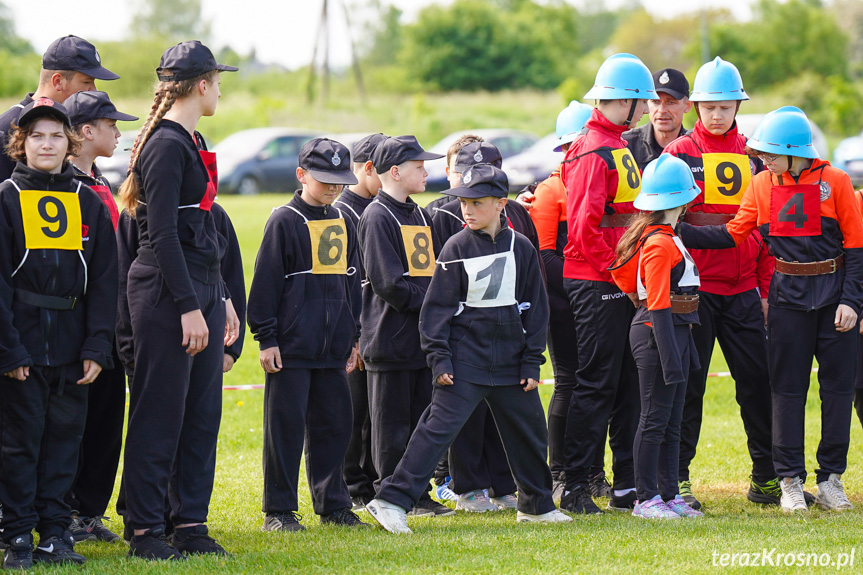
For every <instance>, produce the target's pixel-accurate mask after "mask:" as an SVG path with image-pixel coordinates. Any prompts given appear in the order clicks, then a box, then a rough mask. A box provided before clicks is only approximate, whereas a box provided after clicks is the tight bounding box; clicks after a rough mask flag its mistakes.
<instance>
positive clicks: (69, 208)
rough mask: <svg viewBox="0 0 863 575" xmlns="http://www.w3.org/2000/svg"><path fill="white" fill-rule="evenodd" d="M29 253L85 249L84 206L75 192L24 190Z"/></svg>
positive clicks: (23, 211)
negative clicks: (82, 216)
mask: <svg viewBox="0 0 863 575" xmlns="http://www.w3.org/2000/svg"><path fill="white" fill-rule="evenodd" d="M20 198H21V219H22V222H23V224H24V240H25V247H26V248H27V249H28V250H38V249H49V250H50V249H53V250H82V249H84V245H83V240H82V235H81V231H82V227H81V223H82V222H81V204H80V203H79V201H78V194H76V193H75V192H49V191H40V190H21V194H20Z"/></svg>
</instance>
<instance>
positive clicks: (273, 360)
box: [261, 347, 282, 373]
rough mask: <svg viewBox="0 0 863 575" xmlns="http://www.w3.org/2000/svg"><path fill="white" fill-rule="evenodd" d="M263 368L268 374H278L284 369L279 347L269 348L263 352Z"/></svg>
mask: <svg viewBox="0 0 863 575" xmlns="http://www.w3.org/2000/svg"><path fill="white" fill-rule="evenodd" d="M261 367H263V368H264V371H266V372H267V373H278V372H279V371H281V369H282V354H281V353H279V348H278V347H268V348H267V349H262V350H261Z"/></svg>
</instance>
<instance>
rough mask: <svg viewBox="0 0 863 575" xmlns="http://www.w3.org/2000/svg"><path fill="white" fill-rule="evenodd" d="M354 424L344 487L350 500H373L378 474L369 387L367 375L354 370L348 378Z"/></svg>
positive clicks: (347, 455)
mask: <svg viewBox="0 0 863 575" xmlns="http://www.w3.org/2000/svg"><path fill="white" fill-rule="evenodd" d="M348 387H350V391H351V405H352V406H353V415H354V419H353V421H354V424H353V427H352V428H351V441H350V443H348V451H347V453H345V472H344V478H345V483H347V485H348V491H349V492H350V494H351V497H362V498H365V499H371V498H373V497H374V496H375V485H374V482H375V479H377V477H378V474H377V472H376V471H375V465H374V463H373V462H372V420H371V416H370V415H369V385H368V378H367V372H365V371H360V370H358V369H355V370H354V371H352V372H351V373H349V374H348Z"/></svg>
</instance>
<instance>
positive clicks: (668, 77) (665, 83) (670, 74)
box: [653, 68, 689, 100]
mask: <svg viewBox="0 0 863 575" xmlns="http://www.w3.org/2000/svg"><path fill="white" fill-rule="evenodd" d="M653 87H654V89H655V90H656V91H657V92H665V93H666V94H668V95H669V96H671V97H672V98H674V99H675V100H682V99H683V98H686V97H688V96H689V80H687V79H686V76H685V75H684V74H683V72H681V71H680V70H675V69H674V68H663V69H662V70H659V71H658V72H655V73H654V74H653Z"/></svg>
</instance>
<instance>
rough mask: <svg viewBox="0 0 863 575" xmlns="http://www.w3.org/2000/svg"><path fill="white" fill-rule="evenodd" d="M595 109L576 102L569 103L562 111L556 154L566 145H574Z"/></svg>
mask: <svg viewBox="0 0 863 575" xmlns="http://www.w3.org/2000/svg"><path fill="white" fill-rule="evenodd" d="M592 112H593V108H591V107H590V106H588V105H587V104H582V103H581V102H576V101H575V100H573V101H571V102H570V103H569V106H567V107H566V108H564V109H563V110H561V112H560V114H558V115H557V129H556V130H555V132H556V133H557V145H556V146H555V148H554V151H555V152H560V151H561V150H562V148H563V146H564V145H565V144H569V143H572V141H573V140H575V137H576V136H578V133H579V132H580V131H581V129H582V128H584V124H585V123H586V122H587V120H588V119H589V118H590V114H591V113H592Z"/></svg>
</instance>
